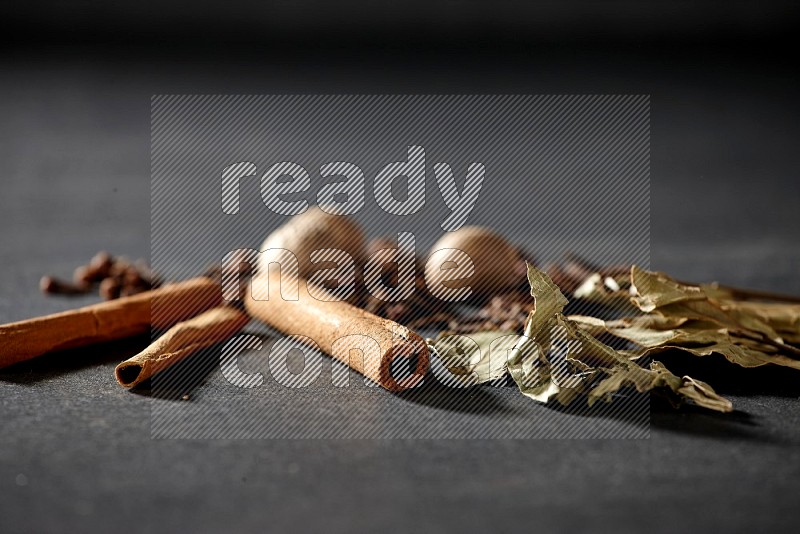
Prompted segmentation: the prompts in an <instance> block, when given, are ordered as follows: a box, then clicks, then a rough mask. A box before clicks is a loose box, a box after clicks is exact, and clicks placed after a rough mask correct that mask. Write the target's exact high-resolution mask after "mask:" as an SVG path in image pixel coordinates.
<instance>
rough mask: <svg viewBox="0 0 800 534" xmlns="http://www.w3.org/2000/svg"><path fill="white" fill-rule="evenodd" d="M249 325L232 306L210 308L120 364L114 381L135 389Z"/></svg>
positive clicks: (242, 313)
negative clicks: (168, 368)
mask: <svg viewBox="0 0 800 534" xmlns="http://www.w3.org/2000/svg"><path fill="white" fill-rule="evenodd" d="M248 322H250V317H248V316H247V314H246V313H244V312H242V311H239V310H237V309H235V308H231V307H218V308H212V309H210V310H208V311H206V312H203V313H202V314H200V315H198V316H197V317H193V318H192V319H189V320H188V321H183V322H180V323H178V324H176V325H175V326H173V327H172V328H170V329H169V330H168V331H166V332H165V333H164V334H163V335H162V336H161V337H160V338H158V339H157V340H156V341H155V342H154V343H152V344H151V345H150V346H149V347H147V348H146V349H144V350H143V351H142V352H140V353H139V354H137V355H136V356H134V357H132V358H130V359H128V360H126V361H124V362H122V363H121V364H119V365H118V366H117V368H116V370H115V371H114V374H115V376H116V377H117V382H119V383H120V385H122V386H124V387H128V388H130V387H134V386H136V385H138V384H140V383H141V382H143V381H145V380H147V379H148V378H150V377H151V376H152V375H154V374H156V373H158V372H160V371H163V370H164V369H166V368H167V367H170V366H172V365H175V364H176V363H178V362H180V361H181V360H183V359H184V358H186V357H188V356H191V355H192V354H194V353H196V352H197V351H199V350H202V349H204V348H206V347H210V346H211V345H215V344H217V343H221V342H223V341H226V340H228V339H229V338H231V337H232V336H234V335H236V333H237V332H239V331H240V330H241V329H242V328H244V327H245V326H246V325H247V323H248Z"/></svg>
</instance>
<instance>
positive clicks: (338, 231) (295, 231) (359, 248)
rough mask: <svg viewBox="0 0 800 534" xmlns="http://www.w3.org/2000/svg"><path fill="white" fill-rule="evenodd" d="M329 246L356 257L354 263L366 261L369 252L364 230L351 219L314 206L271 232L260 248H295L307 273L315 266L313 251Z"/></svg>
mask: <svg viewBox="0 0 800 534" xmlns="http://www.w3.org/2000/svg"><path fill="white" fill-rule="evenodd" d="M326 248H335V249H341V250H344V251H345V252H347V253H348V254H350V255H351V256H352V257H353V260H354V261H355V265H363V262H364V259H365V256H366V253H365V249H366V245H365V241H364V234H363V232H362V231H361V228H359V226H358V225H357V224H356V223H355V222H354V221H353V220H352V219H350V218H349V217H346V216H343V215H332V214H330V213H326V212H324V211H322V210H321V209H320V208H319V207H317V206H314V207H311V208H309V209H308V210H307V211H305V212H303V213H301V214H299V215H295V216H294V217H292V218H291V219H290V220H289V221H288V222H287V223H286V224H284V225H283V226H281V227H280V228H278V229H277V230H275V231H274V232H272V233H271V234H270V235H269V237H267V239H266V240H265V241H264V243H263V244H262V245H261V249H260V250H261V251H264V250H267V249H285V250H288V251H290V252H292V253H293V254H294V255H295V256H296V257H297V261H298V263H299V267H300V276H301V277H308V276H309V274H310V273H312V272H313V271H314V270H316V268H315V267H314V265H313V263H312V262H311V260H310V255H311V253H312V252H314V251H316V250H321V249H326ZM264 257H265V256H261V258H264ZM266 267H267V266H266V265H261V266H260V270H261V271H262V272H263V271H264V270H266Z"/></svg>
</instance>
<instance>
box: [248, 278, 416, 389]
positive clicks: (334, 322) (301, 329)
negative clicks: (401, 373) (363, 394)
mask: <svg viewBox="0 0 800 534" xmlns="http://www.w3.org/2000/svg"><path fill="white" fill-rule="evenodd" d="M285 282H286V280H284V283H285ZM298 282H299V284H298V285H299V298H298V299H297V300H284V299H283V298H282V296H281V292H280V289H279V288H280V273H279V272H278V273H263V274H261V275H259V276H256V277H255V278H254V279H253V280H252V282H251V291H248V292H245V293H246V294H245V297H244V300H245V307H246V308H247V311H248V313H249V314H250V315H251V316H253V317H254V318H256V319H259V320H261V321H263V322H264V323H266V324H267V325H269V326H271V327H273V328H275V329H276V330H278V331H280V332H282V333H284V334H288V335H298V336H303V337H302V338H298V339H299V340H301V341H304V342H306V343H307V344H316V346H317V347H319V349H320V350H321V351H322V352H324V353H326V354H329V355H331V356H333V357H334V358H336V359H337V360H339V361H341V362H343V363H345V364H346V365H348V366H350V367H351V368H352V369H354V370H356V371H358V372H359V373H361V374H362V375H364V376H366V377H367V378H369V379H370V380H372V381H373V382H376V383H377V384H379V385H381V386H382V387H384V388H386V389H388V390H389V391H402V390H405V389H409V388H411V387H414V386H415V385H417V384H418V383H419V382H420V381H421V380H422V378H423V377H424V375H425V373H426V372H427V369H428V364H429V351H428V348H427V346H426V344H425V342H424V340H423V339H422V338H421V337H420V336H419V335H417V334H415V333H414V332H412V331H411V330H409V329H408V328H406V327H404V326H402V325H400V324H398V323H395V322H394V321H390V320H388V319H383V318H381V317H378V316H377V315H373V314H371V313H369V312H367V311H364V310H362V309H360V308H357V307H355V306H353V305H351V304H348V303H347V302H342V301H322V300H317V299H315V298H314V297H312V296H311V295H310V294H309V292H308V287H307V283H306V281H305V280H302V279H301V280H299V281H298ZM268 287H269V288H270V289H271V292H270V294H269V297H270V298H269V300H256V299H254V298H253V295H254V294H255V295H258V296H259V298H264V297H265V296H266V295H267V288H268ZM315 289H316V288H315ZM315 293H316V292H315ZM316 294H317V295H318V294H319V293H316ZM400 358H405V359H408V360H409V362H410V363H411V365H412V366H413V372H412V373H411V374H409V375H408V376H405V377H403V378H401V379H399V380H398V379H397V378H395V377H394V376H393V372H394V371H396V368H393V366H392V363H393V362H394V361H395V360H397V359H400Z"/></svg>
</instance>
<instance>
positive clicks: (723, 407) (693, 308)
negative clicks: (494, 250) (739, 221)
mask: <svg viewBox="0 0 800 534" xmlns="http://www.w3.org/2000/svg"><path fill="white" fill-rule="evenodd" d="M630 273H631V274H630V278H629V280H625V279H624V278H623V277H622V276H619V275H618V273H616V274H617V275H616V276H610V275H607V274H600V273H592V274H590V275H589V276H587V277H586V278H585V280H584V281H583V282H582V283H575V284H574V285H573V287H572V288H571V289H573V295H575V296H576V297H577V298H581V299H585V300H587V301H588V302H596V303H600V304H603V305H604V306H607V307H609V306H610V307H612V308H614V309H615V311H616V312H618V313H622V314H624V315H630V316H629V317H625V318H623V319H614V320H605V319H602V318H597V317H588V316H565V315H564V314H563V310H564V307H565V306H566V305H567V303H568V300H567V299H566V297H564V295H563V294H562V292H561V290H560V289H559V287H558V286H557V285H556V284H555V283H554V282H553V281H552V280H551V278H550V277H548V276H547V275H546V274H545V273H544V272H542V271H540V270H538V269H536V268H535V267H533V266H532V265H530V264H529V265H528V282H529V284H530V287H531V295H532V296H533V297H534V299H535V301H534V310H533V311H531V312H530V314H529V315H528V318H527V320H526V323H525V326H524V333H523V335H518V334H515V333H513V332H509V331H504V330H489V331H480V332H475V333H472V334H469V335H468V336H459V335H453V332H444V333H442V334H440V335H439V337H438V338H437V339H436V340H433V341H431V342H430V344H431V347H432V349H433V350H435V352H436V353H437V354H439V356H440V357H441V358H442V361H443V363H444V365H445V367H447V368H448V370H450V372H451V373H453V374H454V375H457V376H461V377H469V380H470V382H473V383H482V382H488V381H491V380H496V379H498V378H500V377H502V376H504V375H505V374H506V373H507V374H509V375H510V376H511V377H512V379H513V380H514V382H515V383H516V384H517V386H518V387H519V389H520V391H521V392H522V393H523V394H524V395H526V396H528V397H530V398H532V399H534V400H536V401H539V402H544V403H547V402H551V401H556V402H559V403H561V404H569V403H571V402H573V401H575V400H576V399H578V398H585V399H586V400H587V401H588V403H589V405H592V404H594V403H595V402H596V401H598V400H603V401H610V400H611V399H612V395H613V394H614V393H616V392H618V391H620V390H621V389H623V388H626V387H632V388H635V389H636V390H637V391H639V392H647V391H654V392H660V393H663V394H665V395H666V396H667V397H668V398H670V399H671V400H673V401H676V403H681V402H687V403H690V404H695V405H698V406H701V407H704V408H708V409H711V410H716V411H720V412H729V411H731V410H732V405H731V403H730V401H728V400H727V399H725V398H723V397H722V396H720V395H718V394H717V393H716V392H715V391H714V390H713V388H712V387H711V386H709V385H708V384H706V383H704V382H701V381H699V380H695V379H693V378H691V377H688V376H684V377H678V376H676V375H674V374H672V373H671V372H670V371H669V370H668V369H667V368H666V367H665V366H664V364H662V363H661V362H658V361H653V360H652V357H653V356H655V355H656V354H658V353H659V352H661V351H665V350H669V349H678V350H683V351H686V352H688V353H690V354H693V355H696V356H705V355H708V354H714V353H716V354H720V355H722V356H724V357H725V358H727V359H728V360H729V361H731V362H733V363H736V364H738V365H741V366H743V367H756V366H760V365H766V364H774V365H782V366H787V367H792V368H795V369H800V348H798V346H797V345H798V342H799V341H800V305H798V304H790V303H779V302H751V301H747V300H742V299H741V298H740V295H738V294H737V293H736V292H735V291H734V290H730V289H726V288H721V287H719V286H714V285H708V286H694V285H690V284H684V283H680V282H677V281H675V280H672V279H671V278H669V277H668V276H666V275H663V274H660V273H652V272H648V271H645V270H642V269H639V268H637V267H633V268H632V269H631V271H630ZM598 338H603V339H609V343H611V342H612V340H613V342H614V345H615V346H617V345H619V344H620V343H622V344H624V345H625V348H623V349H618V348H613V347H612V346H610V345H608V344H606V343H603V342H601V341H600V340H599V339H598Z"/></svg>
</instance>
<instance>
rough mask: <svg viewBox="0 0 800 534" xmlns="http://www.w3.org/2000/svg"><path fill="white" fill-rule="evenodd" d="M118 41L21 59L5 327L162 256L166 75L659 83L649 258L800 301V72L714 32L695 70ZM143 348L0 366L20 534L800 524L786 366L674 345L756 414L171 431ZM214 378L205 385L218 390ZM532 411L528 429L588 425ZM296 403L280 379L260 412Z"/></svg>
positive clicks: (641, 88)
mask: <svg viewBox="0 0 800 534" xmlns="http://www.w3.org/2000/svg"><path fill="white" fill-rule="evenodd" d="M118 53H119V57H117V56H116V55H115V54H108V55H103V56H99V57H98V56H86V55H84V54H83V53H82V52H80V51H74V50H73V51H70V52H65V53H63V54H61V55H59V53H58V52H53V53H49V54H47V55H44V54H38V53H32V54H31V55H30V56H29V57H25V59H24V60H15V61H11V60H9V61H7V62H6V66H7V68H4V73H3V78H2V82H1V85H0V116H1V117H2V126H1V127H0V161H2V164H3V171H2V179H1V181H0V183H2V192H1V193H0V199H2V200H0V205H2V210H0V228H2V229H3V230H2V232H0V254H2V262H1V264H2V273H3V276H2V278H1V279H0V295H2V296H0V322H3V323H5V322H10V321H14V320H19V319H24V318H27V317H33V316H36V315H41V314H45V313H51V312H56V311H59V310H64V309H67V308H70V307H74V306H76V305H78V304H83V303H87V302H91V301H92V298H90V297H82V298H79V299H67V298H54V297H46V296H43V295H41V294H39V292H38V281H39V277H40V276H41V275H43V274H56V275H62V276H67V275H69V274H70V273H71V270H72V269H73V268H74V267H75V266H77V265H79V264H81V263H83V262H85V261H86V260H87V259H88V258H89V257H91V255H92V254H93V253H94V252H96V251H97V250H101V249H105V250H109V251H111V252H113V253H117V254H125V255H128V256H130V257H133V258H136V257H145V258H146V257H148V256H149V254H150V209H149V206H150V169H149V167H150V144H149V142H150V129H149V128H150V97H151V95H152V94H170V93H203V94H209V93H212V94H213V93H314V92H332V93H394V92H401V93H402V92H413V93H425V92H434V93H450V92H454V93H492V92H497V93H584V92H587V93H617V94H650V95H652V96H651V98H652V100H651V114H652V115H651V117H652V137H651V146H652V161H651V169H652V179H651V221H650V223H651V247H650V251H651V258H650V262H651V266H652V267H653V268H655V269H658V270H663V271H666V272H669V273H670V274H672V275H674V276H675V277H677V278H680V279H687V280H696V281H699V282H702V281H710V280H719V281H721V282H724V283H727V284H732V285H740V286H749V287H754V288H758V289H764V290H773V291H780V292H785V293H790V294H800V279H799V278H798V277H797V273H798V271H799V270H800V269H799V268H800V248H798V246H797V229H798V228H800V225H799V224H798V223H800V216H799V215H798V210H797V207H796V204H797V200H798V198H799V197H798V193H800V185H799V184H800V181H798V179H797V169H798V163H800V161H798V151H797V146H798V142H800V127H798V123H797V117H798V111H800V109H798V99H797V98H796V96H797V95H796V83H795V82H796V80H795V79H794V74H793V72H792V71H791V70H789V67H787V66H786V65H785V64H782V63H780V62H777V63H771V62H762V61H759V60H757V59H754V58H748V57H746V56H731V55H726V54H724V53H720V52H719V50H717V51H716V52H708V53H705V52H702V51H701V52H699V53H698V55H694V54H685V55H683V56H681V61H680V62H679V63H675V64H671V63H669V61H667V63H666V64H665V63H664V62H660V61H658V60H657V59H654V58H653V57H652V56H648V55H647V54H643V55H641V56H637V55H636V54H635V53H632V54H629V55H627V56H626V57H625V59H624V60H622V59H619V58H615V57H612V56H609V55H605V56H603V57H602V58H601V57H600V56H599V55H598V56H597V57H595V56H593V53H592V52H591V51H587V52H586V53H585V54H584V55H583V56H581V57H576V56H574V55H572V54H559V53H558V51H556V50H554V51H553V54H552V55H544V56H542V55H537V56H536V57H535V58H532V57H529V56H528V55H527V54H526V53H511V52H508V53H505V54H502V55H500V56H498V57H497V58H495V59H494V60H487V59H486V58H483V60H482V61H480V62H474V61H473V60H472V59H471V58H474V57H479V56H480V53H475V54H466V55H454V56H436V55H435V54H433V57H408V56H403V59H402V61H400V60H397V59H396V58H394V59H392V58H387V59H386V61H378V60H376V58H375V57H361V58H359V57H358V55H357V54H356V59H353V58H352V57H350V56H348V57H347V58H341V57H340V58H338V59H337V58H336V57H333V58H331V57H329V56H325V57H324V58H322V57H318V56H315V55H314V53H313V52H309V53H308V54H307V56H303V57H298V56H291V57H285V58H284V57H281V56H280V55H270V56H268V57H264V58H259V57H257V56H258V54H254V53H253V51H252V50H251V51H249V52H248V53H247V54H246V55H247V57H246V59H241V58H240V59H236V58H232V59H231V60H230V61H228V60H226V61H221V60H214V61H211V60H208V61H207V60H205V59H203V58H202V57H198V56H197V55H194V56H192V60H191V61H189V60H186V61H184V60H183V59H181V58H178V57H171V56H170V51H168V50H166V51H163V55H164V56H166V57H162V53H161V51H158V50H153V49H150V50H148V52H147V53H145V54H142V55H136V56H131V55H129V54H127V52H126V51H125V50H124V49H120V50H118ZM126 54H127V55H126ZM667 57H668V58H669V56H667ZM719 58H723V59H722V60H721V61H718V59H719ZM144 344H146V340H145V339H134V340H128V341H124V342H121V343H115V344H111V345H107V346H103V347H99V348H92V349H85V350H83V349H81V350H79V351H77V352H73V353H70V354H68V355H67V356H68V357H65V356H64V355H63V354H60V355H52V356H45V357H43V358H40V359H38V360H35V361H31V362H27V363H23V364H21V365H18V366H15V367H13V368H10V369H7V370H3V371H2V372H0V402H1V403H2V417H0V427H2V431H0V488H2V492H1V493H0V495H2V497H0V530H3V531H36V532H43V531H88V530H96V531H105V530H111V529H114V530H119V531H154V532H170V531H175V530H182V531H198V532H206V531H220V530H230V529H232V528H236V529H238V530H244V531H264V530H268V531H276V530H277V531H284V530H287V531H288V530H292V531H295V530H296V531H320V530H323V529H324V530H325V531H327V532H351V531H366V530H373V529H374V530H388V531H400V530H403V531H409V530H413V531H425V532H428V531H440V530H450V531H460V530H469V531H490V530H499V531H511V530H521V529H526V530H532V531H542V532H546V531H574V530H581V531H585V530H602V531H614V532H627V531H630V532H634V531H636V532H639V531H642V530H648V531H651V532H676V531H703V530H714V531H741V532H752V531H756V530H757V531H786V532H789V531H797V529H798V527H800V515H798V512H797V509H796V508H797V507H796V500H797V497H796V495H797V493H798V490H800V482H798V480H800V478H799V477H800V448H799V447H798V445H800V431H799V430H798V429H799V428H800V386H798V384H800V380H798V378H800V375H798V374H797V372H793V371H790V370H781V369H779V370H775V369H768V370H763V369H762V370H752V371H742V370H732V369H731V368H730V366H728V365H726V364H724V363H723V362H720V361H716V360H714V359H713V358H711V359H709V361H705V362H692V361H686V360H685V359H683V360H681V359H678V360H677V361H676V362H675V365H676V367H677V368H679V369H681V370H684V369H685V370H686V371H687V372H690V373H691V374H692V375H693V376H696V377H697V378H701V379H704V380H707V381H708V382H710V383H712V384H713V385H715V386H716V387H717V389H718V391H720V392H721V393H723V394H725V395H727V396H728V397H729V398H730V399H731V400H732V401H733V403H734V406H735V409H736V411H735V412H734V413H732V414H726V415H720V414H714V413H709V412H705V411H702V410H699V409H684V410H679V411H675V410H672V409H671V408H668V407H664V406H660V405H655V404H654V405H653V406H652V407H651V411H650V423H649V438H646V439H627V440H626V439H608V440H581V439H575V440H550V439H520V440H507V439H485V440H483V439H382V440H373V439H305V440H292V439H154V437H153V434H154V429H153V428H152V427H151V420H152V414H153V411H154V410H158V409H159V406H163V405H164V403H170V402H187V401H181V400H169V399H159V398H154V397H153V396H148V395H146V394H137V393H132V392H129V391H126V390H124V389H122V388H121V387H120V386H118V385H117V383H116V382H115V379H114V376H113V368H114V366H115V365H116V364H117V363H118V362H119V361H121V360H123V359H124V358H126V357H127V356H128V355H130V354H133V353H135V352H136V351H137V350H139V349H141V348H142V347H143V346H144ZM215 373H216V375H218V374H219V371H218V370H217V371H213V372H212V373H211V375H210V378H209V379H208V381H207V382H200V383H198V384H196V385H195V386H194V387H193V389H192V391H191V392H190V393H191V398H190V400H189V401H188V402H190V403H191V402H200V401H209V400H213V398H214V395H217V394H223V393H222V392H221V390H220V389H219V388H216V387H215V385H214V376H215ZM479 391H480V390H479ZM512 392H513V391H512V390H510V389H509V391H508V393H509V395H510V393H512ZM375 395H382V396H383V397H381V398H380V399H379V400H377V401H376V400H375ZM476 395H478V396H479V398H483V397H481V395H483V394H482V393H476ZM509 398H510V396H509ZM387 399H388V400H387ZM501 400H502V399H501ZM295 401H296V403H295V405H294V406H293V409H294V410H297V411H298V413H300V412H303V411H304V410H312V409H313V410H318V409H323V408H324V404H325V398H324V397H322V398H318V397H315V396H314V395H313V394H312V395H308V396H307V397H304V398H303V397H301V398H299V400H298V399H295ZM337 402H338V403H339V405H338V406H337V409H338V410H341V411H342V412H343V413H350V412H356V413H357V412H358V411H359V410H362V411H363V410H364V409H365V407H367V404H366V403H370V402H378V403H379V404H380V405H381V406H382V408H381V409H382V410H384V411H385V412H386V413H389V412H391V413H392V414H393V416H394V417H398V418H401V419H402V418H403V417H414V418H420V417H423V418H424V417H427V416H430V415H432V414H440V413H441V411H442V410H446V409H447V407H446V404H441V403H439V404H437V403H435V402H433V403H431V402H428V403H426V402H414V401H413V400H408V399H404V398H402V397H393V396H391V395H390V394H388V393H380V392H379V393H375V392H371V393H370V394H369V395H366V394H356V395H353V396H351V397H348V396H340V397H339V398H338V400H337ZM515 406H516V405H515ZM520 406H524V409H525V410H529V411H528V412H526V414H527V415H529V417H530V418H531V419H530V420H531V421H537V420H539V419H541V418H542V415H541V414H542V413H547V418H548V420H552V418H553V417H564V418H568V417H575V416H574V415H573V414H569V413H563V414H557V413H556V414H555V415H554V414H553V411H552V409H551V408H547V407H543V406H540V405H536V404H534V403H532V402H528V401H526V404H521V405H520ZM278 408H280V407H279V406H275V405H270V397H269V395H265V396H264V406H263V409H264V410H265V411H274V410H276V409H278ZM543 411H545V412H543ZM481 416H482V417H496V418H503V417H519V413H517V412H515V413H514V414H512V415H507V414H505V413H504V412H503V411H502V410H498V411H497V412H495V413H488V414H487V413H483V414H482V415H481ZM586 424H593V423H592V421H591V420H589V421H588V422H586ZM597 424H598V425H613V424H618V423H617V422H614V421H608V420H599V421H598V422H597ZM157 437H158V436H156V438H157Z"/></svg>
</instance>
